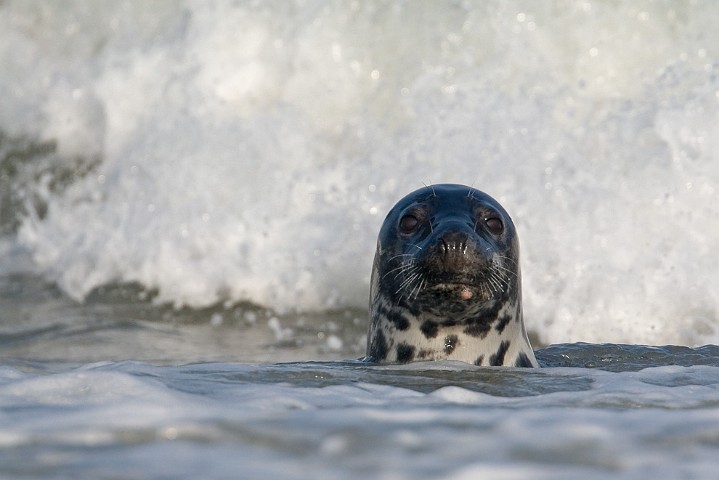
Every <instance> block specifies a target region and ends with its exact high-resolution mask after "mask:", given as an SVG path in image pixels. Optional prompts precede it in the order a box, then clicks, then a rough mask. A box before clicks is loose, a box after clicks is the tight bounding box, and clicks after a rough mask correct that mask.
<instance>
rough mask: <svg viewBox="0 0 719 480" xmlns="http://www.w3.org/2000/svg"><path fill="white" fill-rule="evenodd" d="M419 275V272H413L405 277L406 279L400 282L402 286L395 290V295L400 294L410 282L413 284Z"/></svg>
mask: <svg viewBox="0 0 719 480" xmlns="http://www.w3.org/2000/svg"><path fill="white" fill-rule="evenodd" d="M419 276H420V274H419V273H413V274H412V275H410V276H409V277H407V278H405V279H404V281H403V282H402V283H401V284H400V286H399V288H398V289H397V291H396V292H394V293H395V295H396V294H398V293H399V292H401V291H402V290H403V289H404V288H405V287H406V286H407V285H410V284H411V283H412V282H413V281H414V280H415V279H416V278H417V277H419Z"/></svg>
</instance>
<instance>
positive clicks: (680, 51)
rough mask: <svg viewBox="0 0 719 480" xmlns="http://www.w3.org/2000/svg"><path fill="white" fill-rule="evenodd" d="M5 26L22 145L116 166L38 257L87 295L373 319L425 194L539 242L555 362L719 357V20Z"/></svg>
mask: <svg viewBox="0 0 719 480" xmlns="http://www.w3.org/2000/svg"><path fill="white" fill-rule="evenodd" d="M521 7H522V8H520V4H513V3H512V4H505V3H496V4H495V3H487V4H485V3H481V4H476V5H475V4H469V5H468V6H467V7H466V9H465V7H457V8H450V7H448V6H447V5H445V4H440V3H438V4H427V5H423V6H409V5H406V6H400V5H392V4H386V3H378V4H375V3H374V2H361V3H357V4H326V5H322V6H320V7H318V8H314V7H311V6H310V5H308V4H303V3H298V4H296V5H295V4H290V3H286V2H281V3H278V4H274V3H273V4H259V6H249V5H239V6H236V5H230V4H226V3H222V2H202V3H192V4H189V5H184V6H182V7H180V6H179V5H176V4H174V3H172V2H170V3H167V4H162V5H154V4H153V5H152V6H149V5H146V4H145V3H143V2H123V3H121V4H120V3H118V4H117V5H115V4H113V5H107V6H104V7H103V8H102V9H99V8H89V7H85V6H83V4H81V3H80V4H71V5H65V4H63V5H59V4H58V5H55V4H53V3H30V2H5V3H3V5H2V6H1V7H0V9H1V10H2V15H0V28H2V31H3V32H4V33H3V38H2V39H0V60H2V64H3V73H2V75H1V76H0V91H1V92H5V93H4V94H3V108H2V109H0V129H2V130H3V131H5V132H9V133H13V134H29V135H31V136H33V137H35V138H38V139H54V140H56V141H57V142H58V151H59V153H60V154H61V156H62V158H65V159H66V160H67V161H68V162H70V161H71V160H72V159H73V158H74V157H75V156H78V155H79V156H81V157H83V158H86V159H87V158H90V157H93V156H94V155H99V156H100V157H101V158H102V163H101V164H100V166H99V167H98V168H97V169H96V170H95V171H94V172H93V173H92V174H91V175H89V176H87V177H85V178H84V179H83V180H81V181H79V182H77V183H75V184H74V185H72V186H71V187H70V188H68V189H67V190H65V191H64V192H62V193H61V194H58V195H53V196H50V197H49V199H48V200H49V211H48V215H47V217H46V218H44V219H42V220H38V219H36V218H32V217H28V218H26V219H24V222H23V226H22V228H21V230H20V232H19V235H18V242H19V243H20V244H21V245H22V246H23V247H24V248H26V249H27V250H28V251H29V252H30V253H31V254H32V255H33V257H34V261H35V263H36V265H37V267H38V268H39V270H40V271H42V272H44V274H45V275H46V276H48V277H49V278H51V279H54V280H55V281H57V283H58V284H59V285H60V287H61V288H62V289H63V290H64V291H65V292H66V293H67V294H68V295H70V296H72V297H74V298H76V299H82V298H83V297H84V296H85V295H86V294H87V293H88V292H89V291H91V290H92V289H93V288H95V287H97V286H99V285H102V284H106V283H111V282H131V281H136V282H140V283H142V284H143V285H145V286H146V287H148V288H153V289H158V291H159V297H158V301H161V302H164V301H167V302H172V303H174V304H176V305H190V306H204V305H208V304H212V303H214V302H217V301H223V300H231V301H240V300H250V301H253V302H256V303H259V304H263V305H266V306H269V307H271V308H273V309H275V310H278V311H286V310H292V309H296V310H304V311H309V310H323V309H327V308H334V307H342V306H347V305H349V306H358V307H362V306H364V305H365V304H366V297H367V290H368V277H369V271H370V262H371V258H372V252H373V248H374V242H375V238H376V233H377V231H378V228H379V225H380V223H381V221H382V218H383V216H384V213H385V212H386V211H387V210H388V208H389V207H390V206H391V205H392V204H393V203H394V201H396V200H397V199H398V198H399V197H401V196H403V195H404V194H405V193H407V192H408V191H410V190H413V189H415V188H417V187H420V186H421V185H422V182H426V183H440V182H462V183H469V184H473V185H474V186H476V187H478V188H480V189H482V190H485V191H487V192H488V193H490V194H492V195H494V196H496V197H497V198H498V199H499V200H500V201H501V202H503V204H504V205H505V206H506V207H507V209H508V210H509V211H510V213H512V215H513V217H514V220H515V223H517V225H518V228H519V231H520V236H521V239H522V246H523V252H524V260H523V273H524V279H525V289H524V298H525V313H526V317H527V324H528V326H529V328H530V329H532V330H535V331H538V332H540V334H541V337H542V340H544V341H545V342H563V341H577V340H584V341H593V342H631V343H684V344H695V343H705V342H716V341H719V334H718V333H717V329H716V318H717V312H716V305H718V304H719V293H717V292H719V288H717V287H718V285H717V282H718V281H719V280H718V279H719V277H718V276H717V275H716V272H717V269H718V268H719V260H717V257H716V255H714V254H713V252H715V251H717V250H718V249H719V227H717V225H716V222H715V219H716V218H717V215H718V214H719V206H718V205H719V202H717V200H716V197H717V194H716V188H717V181H718V179H719V162H717V161H716V157H717V155H718V154H719V146H718V145H717V141H716V140H715V139H716V138H717V134H718V133H719V132H718V131H717V125H719V122H718V120H719V118H718V117H719V107H718V105H717V102H718V98H717V91H719V84H718V82H717V80H716V79H715V73H714V72H715V70H716V68H718V67H717V65H716V64H715V63H712V59H713V58H717V55H719V51H717V47H716V45H719V42H718V41H717V35H719V34H717V32H716V28H715V26H716V25H717V23H719V18H717V17H718V16H719V13H718V11H717V9H699V8H696V9H695V8H692V7H689V6H686V7H681V9H680V10H681V11H678V10H677V8H678V7H676V6H672V5H670V6H663V5H651V6H645V7H647V8H646V9H645V10H640V9H639V8H638V7H637V6H635V5H634V4H632V3H627V4H604V3H592V2H585V3H583V4H581V5H577V6H576V7H575V8H571V9H567V10H566V11H563V12H562V14H561V15H557V11H556V10H555V8H553V7H551V4H546V3H540V4H537V5H521Z"/></svg>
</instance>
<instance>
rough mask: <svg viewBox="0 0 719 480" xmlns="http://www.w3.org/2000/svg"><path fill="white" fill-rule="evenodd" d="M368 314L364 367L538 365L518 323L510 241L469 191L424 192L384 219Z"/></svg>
mask: <svg viewBox="0 0 719 480" xmlns="http://www.w3.org/2000/svg"><path fill="white" fill-rule="evenodd" d="M369 307H370V326H369V334H368V338H367V359H368V360H370V361H374V362H379V363H407V362H411V361H422V360H459V361H463V362H468V363H473V364H475V365H494V366H501V365H506V366H516V367H536V366H538V364H537V360H536V359H535V357H534V352H533V351H532V347H531V346H530V344H529V340H528V338H527V333H526V330H525V328H524V322H523V319H522V290H521V273H520V269H519V240H518V238H517V232H516V230H515V228H514V224H513V223H512V219H511V218H510V217H509V215H508V214H507V212H506V211H505V210H504V208H502V206H501V205H500V204H499V203H498V202H497V201H496V200H494V199H493V198H492V197H490V196H489V195H487V194H486V193H483V192H480V191H479V190H476V189H474V188H471V187H467V186H464V185H449V184H447V185H433V186H430V187H425V188H422V189H420V190H417V191H415V192H412V193H410V194H409V195H407V196H406V197H404V198H403V199H402V200H400V201H399V202H398V203H397V204H396V205H395V206H394V207H393V208H392V210H390V212H389V213H388V214H387V218H386V219H385V221H384V223H383V225H382V228H381V230H380V233H379V239H378V241H377V252H376V254H375V259H374V266H373V269H372V282H371V290H370V305H369Z"/></svg>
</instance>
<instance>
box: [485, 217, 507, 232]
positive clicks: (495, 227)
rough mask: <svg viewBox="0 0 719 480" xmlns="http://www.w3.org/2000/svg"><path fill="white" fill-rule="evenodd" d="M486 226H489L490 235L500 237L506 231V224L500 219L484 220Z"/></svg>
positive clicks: (489, 218)
mask: <svg viewBox="0 0 719 480" xmlns="http://www.w3.org/2000/svg"><path fill="white" fill-rule="evenodd" d="M484 224H485V225H486V226H487V230H489V233H491V234H493V235H499V234H500V233H502V232H503V231H504V223H502V219H501V218H499V217H488V218H485V219H484Z"/></svg>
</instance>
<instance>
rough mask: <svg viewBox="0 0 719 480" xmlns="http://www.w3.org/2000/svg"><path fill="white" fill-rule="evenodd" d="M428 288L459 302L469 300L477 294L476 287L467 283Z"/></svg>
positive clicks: (440, 284)
mask: <svg viewBox="0 0 719 480" xmlns="http://www.w3.org/2000/svg"><path fill="white" fill-rule="evenodd" d="M430 288H431V289H432V290H435V291H437V292H438V293H441V294H443V295H446V296H448V297H450V298H457V299H459V300H471V299H472V298H474V297H475V296H477V294H478V289H477V287H476V286H475V285H470V284H467V283H438V284H436V285H433V286H432V287H430Z"/></svg>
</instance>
